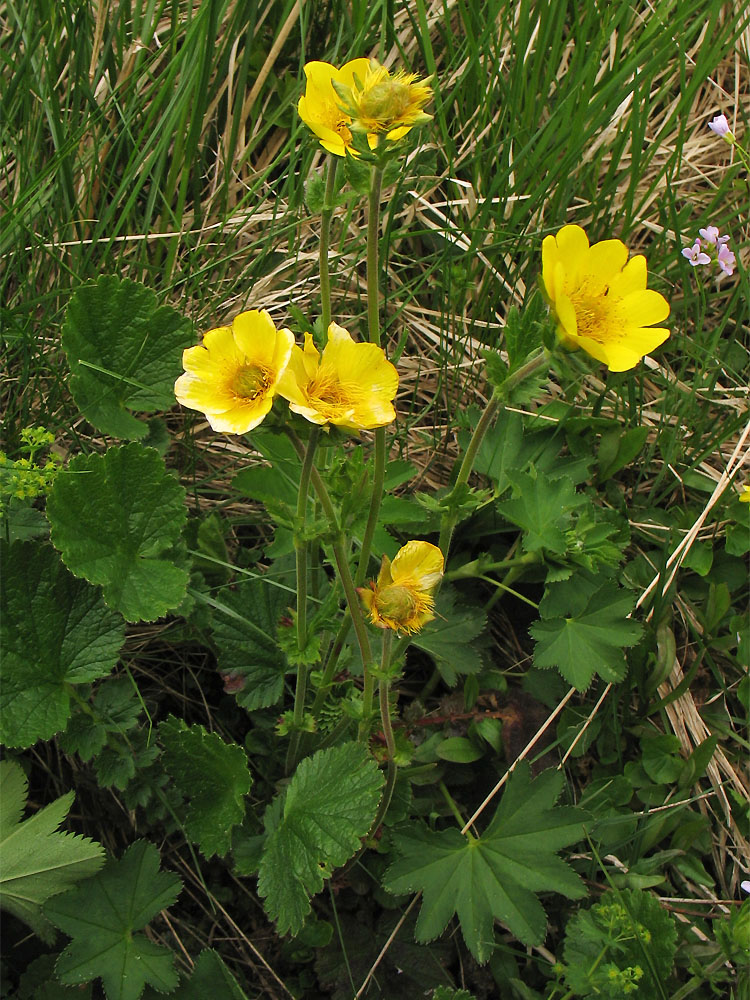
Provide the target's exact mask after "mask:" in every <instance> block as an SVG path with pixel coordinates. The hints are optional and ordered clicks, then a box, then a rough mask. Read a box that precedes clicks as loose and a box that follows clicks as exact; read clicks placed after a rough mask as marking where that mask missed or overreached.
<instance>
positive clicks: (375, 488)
mask: <svg viewBox="0 0 750 1000" xmlns="http://www.w3.org/2000/svg"><path fill="white" fill-rule="evenodd" d="M384 481H385V427H378V429H377V430H376V431H375V456H374V467H373V471H372V495H371V497H370V512H369V514H368V515H367V524H366V525H365V533H364V535H363V536H362V548H361V549H360V550H359V562H358V563H357V574H356V580H357V586H361V585H362V583H364V580H365V577H366V576H367V568H368V566H369V563H370V552H371V550H372V540H373V538H374V537H375V529H376V528H377V526H378V516H379V515H380V504H381V503H382V500H383V483H384Z"/></svg>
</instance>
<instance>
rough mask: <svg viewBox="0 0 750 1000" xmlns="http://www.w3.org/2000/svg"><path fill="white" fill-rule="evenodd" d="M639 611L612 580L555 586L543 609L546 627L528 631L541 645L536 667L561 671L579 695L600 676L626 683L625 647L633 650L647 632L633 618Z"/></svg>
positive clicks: (538, 624) (580, 579)
mask: <svg viewBox="0 0 750 1000" xmlns="http://www.w3.org/2000/svg"><path fill="white" fill-rule="evenodd" d="M634 605H635V600H634V598H633V596H632V594H631V593H630V592H629V591H626V590H623V589H621V588H620V587H618V585H617V584H616V583H615V582H614V581H612V580H606V581H605V582H604V583H602V584H599V583H598V581H597V580H596V578H594V580H591V581H587V580H585V579H584V578H583V577H581V576H577V577H575V578H574V580H573V582H566V583H560V584H553V585H552V586H550V587H549V588H548V590H547V593H546V594H545V596H544V598H543V600H542V603H541V605H540V606H539V610H540V611H541V613H542V621H539V622H536V624H534V625H532V626H531V628H530V629H529V631H530V632H531V634H532V636H533V637H534V638H535V639H536V640H537V643H536V646H535V647H534V663H535V665H536V666H537V667H557V669H558V670H559V671H560V673H561V674H562V675H563V677H564V678H565V680H566V681H568V683H570V684H572V685H573V687H576V688H578V690H579V691H582V690H584V689H585V688H587V687H588V686H589V684H590V683H591V679H592V677H593V676H594V674H595V673H598V674H599V676H600V677H602V678H603V679H604V680H605V681H612V682H614V681H620V680H622V678H623V677H624V676H625V670H626V661H625V654H624V653H623V647H627V646H634V645H635V644H636V643H637V642H638V640H639V639H640V637H641V633H642V631H643V629H642V627H641V625H640V624H639V623H638V622H636V621H633V620H632V619H630V618H628V615H629V614H630V613H631V612H632V610H633V607H634Z"/></svg>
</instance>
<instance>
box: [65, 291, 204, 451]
mask: <svg viewBox="0 0 750 1000" xmlns="http://www.w3.org/2000/svg"><path fill="white" fill-rule="evenodd" d="M191 340H192V324H191V322H190V320H188V319H186V318H185V317H184V316H181V315H180V314H179V313H178V312H175V310H174V309H171V308H169V306H161V307H160V306H158V305H157V301H156V296H155V295H154V293H153V292H152V291H151V290H150V289H149V288H145V287H144V286H143V285H139V284H137V283H136V282H133V281H128V280H126V279H120V278H116V277H114V276H111V275H103V276H102V277H100V278H99V280H98V281H97V282H96V284H91V285H84V286H83V287H82V288H79V289H78V291H77V292H76V293H75V295H74V296H73V298H72V299H71V300H70V303H69V305H68V309H67V312H66V316H65V323H64V325H63V331H62V345H63V350H64V351H65V353H66V355H67V356H68V363H69V364H70V370H71V378H70V383H69V384H70V391H71V393H72V394H73V398H74V399H75V401H76V403H77V405H78V407H79V408H80V410H81V413H83V415H84V416H85V417H86V419H87V420H88V421H90V423H92V424H93V425H94V427H96V428H97V430H100V431H103V432H104V433H105V434H111V435H112V436H113V437H118V438H125V439H126V440H134V439H139V438H143V437H145V436H146V434H147V433H148V424H147V423H145V422H144V421H142V420H138V419H137V418H136V417H134V416H133V415H132V414H131V413H130V412H129V411H130V410H135V411H137V412H145V413H153V412H155V411H157V410H169V409H171V408H172V406H174V402H175V398H174V383H175V379H176V378H177V376H178V375H180V374H181V373H182V351H183V349H184V348H185V347H189V346H190V343H191Z"/></svg>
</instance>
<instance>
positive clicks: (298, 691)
mask: <svg viewBox="0 0 750 1000" xmlns="http://www.w3.org/2000/svg"><path fill="white" fill-rule="evenodd" d="M319 434H320V431H319V430H318V428H317V427H313V428H312V430H311V431H310V438H309V440H308V442H307V448H306V450H305V458H304V461H303V462H302V473H301V475H300V481H299V492H298V493H297V525H296V527H297V530H296V532H295V536H294V549H295V555H296V564H297V649H298V651H299V653H300V654H302V653H303V651H304V650H305V649H306V648H307V556H308V550H309V544H308V542H307V538H306V530H305V528H306V523H307V499H308V494H309V492H310V476H311V473H312V470H313V466H314V463H315V449H316V447H317V445H318V435H319ZM308 673H309V667H308V666H307V664H305V663H299V664H298V666H297V684H296V687H295V691H294V712H293V716H292V729H293V732H292V738H291V740H290V742H289V749H288V751H287V758H286V772H287V774H289V773H290V771H291V770H292V769H293V768H294V765H295V764H296V763H297V753H298V750H299V742H300V736H301V730H302V720H303V718H304V713H305V695H306V694H307V677H308Z"/></svg>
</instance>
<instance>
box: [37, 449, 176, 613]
mask: <svg viewBox="0 0 750 1000" xmlns="http://www.w3.org/2000/svg"><path fill="white" fill-rule="evenodd" d="M184 500H185V491H184V490H183V488H182V487H181V486H180V484H179V483H178V482H177V480H176V479H175V478H174V477H173V476H171V475H170V474H169V473H168V472H167V470H166V468H165V466H164V462H163V460H162V459H161V458H160V457H159V455H158V453H157V452H156V451H155V450H154V449H153V448H144V447H142V446H141V445H140V444H129V445H124V446H122V447H118V448H110V449H109V451H107V452H106V454H104V455H79V456H77V457H76V458H74V459H73V460H72V461H71V463H70V464H69V465H68V467H67V469H66V470H65V472H63V473H61V474H60V475H59V476H58V477H57V479H56V480H55V485H54V487H53V489H52V492H51V494H50V496H49V499H48V502H47V516H48V517H49V520H50V523H51V525H52V542H53V544H54V545H55V547H56V548H57V549H59V550H60V553H61V555H62V558H63V562H64V563H65V564H66V566H67V567H68V569H70V570H71V572H72V573H74V574H75V575H76V576H79V577H84V579H86V580H88V581H89V582H90V583H98V584H100V585H101V587H102V591H103V594H104V600H105V601H106V602H107V604H109V606H110V607H112V608H115V609H116V610H118V611H120V612H121V614H122V615H123V616H124V617H125V618H126V619H127V620H128V621H131V622H135V621H141V620H143V621H153V620H154V619H156V618H160V617H162V615H164V614H166V612H167V611H170V610H171V609H173V608H176V607H177V605H178V604H180V602H181V601H182V599H183V598H184V597H185V593H186V590H187V582H188V573H187V570H186V569H184V568H182V567H181V566H178V565H175V562H174V561H173V559H172V558H171V553H170V549H171V548H172V547H173V546H174V545H175V544H176V543H177V541H178V539H179V537H180V532H181V530H182V526H183V524H184V523H185V519H186V513H185V506H184Z"/></svg>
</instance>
